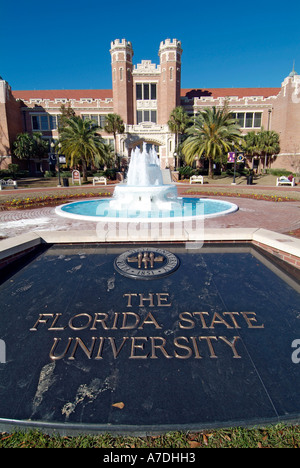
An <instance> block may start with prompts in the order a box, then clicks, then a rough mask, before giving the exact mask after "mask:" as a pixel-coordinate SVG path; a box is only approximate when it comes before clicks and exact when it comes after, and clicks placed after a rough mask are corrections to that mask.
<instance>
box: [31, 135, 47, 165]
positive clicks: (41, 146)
mask: <svg viewBox="0 0 300 468" xmlns="http://www.w3.org/2000/svg"><path fill="white" fill-rule="evenodd" d="M32 141H33V148H32V157H34V158H38V159H39V160H40V172H43V167H42V159H43V158H44V157H46V156H48V153H49V147H48V142H47V141H46V140H43V138H42V133H40V132H35V133H33V134H32Z"/></svg>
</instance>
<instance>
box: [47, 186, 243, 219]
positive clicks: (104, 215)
mask: <svg viewBox="0 0 300 468" xmlns="http://www.w3.org/2000/svg"><path fill="white" fill-rule="evenodd" d="M153 188H154V187H151V194H154V195H153V196H154V197H155V190H154V191H153ZM175 189H176V188H175ZM130 193H132V192H131V191H130V192H128V193H127V194H126V192H125V191H124V198H125V197H130V196H132V197H133V202H132V204H130V201H129V200H127V201H126V202H125V200H124V206H123V208H118V209H117V208H116V207H117V206H119V205H114V202H115V199H113V198H111V199H105V200H99V199H96V200H86V201H79V202H72V203H67V204H65V205H60V206H58V207H56V209H55V211H56V214H58V215H59V216H63V217H66V218H72V219H77V220H84V221H93V222H100V221H102V222H103V221H104V222H132V221H136V222H141V221H147V220H148V221H151V222H169V223H170V222H183V221H193V220H197V219H204V218H212V217H216V216H222V215H227V214H230V213H234V212H235V211H237V210H238V206H237V205H235V204H234V203H229V202H227V201H223V200H217V199H206V198H181V197H176V199H173V198H172V192H170V193H169V192H168V190H166V192H165V193H164V196H165V197H167V199H161V198H159V199H158V200H156V202H157V206H156V207H155V208H154V207H153V200H152V203H151V210H150V209H149V211H148V210H147V209H145V208H143V209H140V210H139V209H138V206H137V205H138V204H139V201H136V200H135V198H134V195H130ZM136 193H137V194H139V193H141V197H144V198H147V197H149V193H150V192H148V191H147V190H145V192H144V193H143V191H141V187H138V188H137V192H136ZM158 193H161V187H159V190H158ZM169 195H170V198H169V199H168V196H169ZM138 196H139V195H138ZM159 196H160V195H159ZM118 204H119V202H118ZM160 204H162V205H164V209H160V208H159V205H160ZM140 205H141V208H142V200H141V203H140ZM149 205H150V203H149ZM169 205H172V207H171V208H170V206H169Z"/></svg>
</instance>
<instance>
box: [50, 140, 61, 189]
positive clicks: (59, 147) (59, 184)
mask: <svg viewBox="0 0 300 468" xmlns="http://www.w3.org/2000/svg"><path fill="white" fill-rule="evenodd" d="M50 146H51V148H52V151H53V154H54V155H55V156H56V162H57V170H58V186H57V187H61V180H60V166H59V153H60V149H61V143H58V145H57V146H56V145H55V143H54V142H53V141H52V143H51V145H50ZM55 147H57V148H58V152H57V153H56V152H54V151H55Z"/></svg>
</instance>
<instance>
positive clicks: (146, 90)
mask: <svg viewBox="0 0 300 468" xmlns="http://www.w3.org/2000/svg"><path fill="white" fill-rule="evenodd" d="M136 99H137V100H138V101H149V100H151V101H153V100H156V83H137V84H136Z"/></svg>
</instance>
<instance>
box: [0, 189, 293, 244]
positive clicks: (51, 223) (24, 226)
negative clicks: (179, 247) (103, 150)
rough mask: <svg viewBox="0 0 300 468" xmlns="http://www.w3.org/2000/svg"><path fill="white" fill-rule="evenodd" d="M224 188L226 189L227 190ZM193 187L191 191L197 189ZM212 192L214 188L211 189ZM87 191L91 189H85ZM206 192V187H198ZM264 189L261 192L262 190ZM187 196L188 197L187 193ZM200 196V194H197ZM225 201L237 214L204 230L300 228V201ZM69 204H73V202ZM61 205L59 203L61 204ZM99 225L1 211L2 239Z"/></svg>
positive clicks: (46, 210) (209, 222)
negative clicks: (233, 205)
mask: <svg viewBox="0 0 300 468" xmlns="http://www.w3.org/2000/svg"><path fill="white" fill-rule="evenodd" d="M224 188H225V187H224ZM190 189H191V186H190V185H184V186H183V185H182V184H178V195H179V196H182V195H183V194H184V193H185V192H186V191H187V190H190ZM197 189H198V187H197V188H195V187H194V186H193V187H192V190H197ZM209 189H210V190H212V189H213V187H211V186H210V187H209ZM247 189H248V191H250V190H251V189H250V188H247V187H244V191H245V190H247ZM85 190H86V191H89V187H88V186H86V188H85ZM113 190H114V186H110V187H109V191H110V192H111V193H113ZM199 190H203V188H201V189H200V188H199ZM260 190H261V189H260ZM264 190H265V193H267V194H268V193H269V194H274V193H275V194H277V195H278V196H281V195H282V196H285V194H286V189H285V191H283V190H282V188H277V189H276V188H274V187H265V188H264ZM52 191H53V193H57V192H58V191H59V193H66V192H64V189H63V188H62V189H57V188H55V189H54V188H53V189H52ZM215 192H218V193H220V192H222V186H216V187H215ZM4 193H5V195H6V196H7V197H9V196H11V195H17V194H18V195H20V194H24V195H23V196H30V195H31V196H33V195H36V196H38V195H43V193H47V194H49V193H51V190H49V189H48V190H47V191H43V190H38V189H31V190H30V189H27V190H25V189H23V190H18V191H8V190H6V191H5V192H3V194H4ZM251 193H255V188H252V190H251ZM288 193H289V194H290V196H291V197H292V196H293V194H296V195H297V196H299V193H300V187H294V188H293V191H290V192H288ZM185 196H187V195H186V194H185ZM197 196H201V195H197ZM208 196H209V197H210V198H220V196H215V195H207V193H205V192H204V195H202V197H208ZM221 198H222V199H223V200H225V201H229V202H232V203H235V204H236V205H238V207H239V210H238V211H237V212H235V213H232V214H229V215H225V216H219V217H216V218H211V219H206V220H205V222H204V229H205V228H208V229H219V228H264V229H268V230H271V231H275V232H278V233H282V234H289V233H295V231H297V230H299V229H300V200H299V201H297V200H296V201H285V202H272V201H267V200H254V199H251V198H242V197H239V196H236V197H235V196H230V197H226V196H221ZM70 201H72V200H71V199H70ZM58 204H59V203H58ZM96 228H97V223H94V222H87V221H77V220H72V219H67V218H62V217H60V216H58V215H57V214H56V213H55V207H53V206H51V207H43V208H36V209H29V210H13V211H1V212H0V238H7V237H14V236H17V235H20V234H24V233H27V232H32V231H52V230H53V231H69V230H72V231H76V230H85V231H89V230H91V231H93V230H96Z"/></svg>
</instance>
